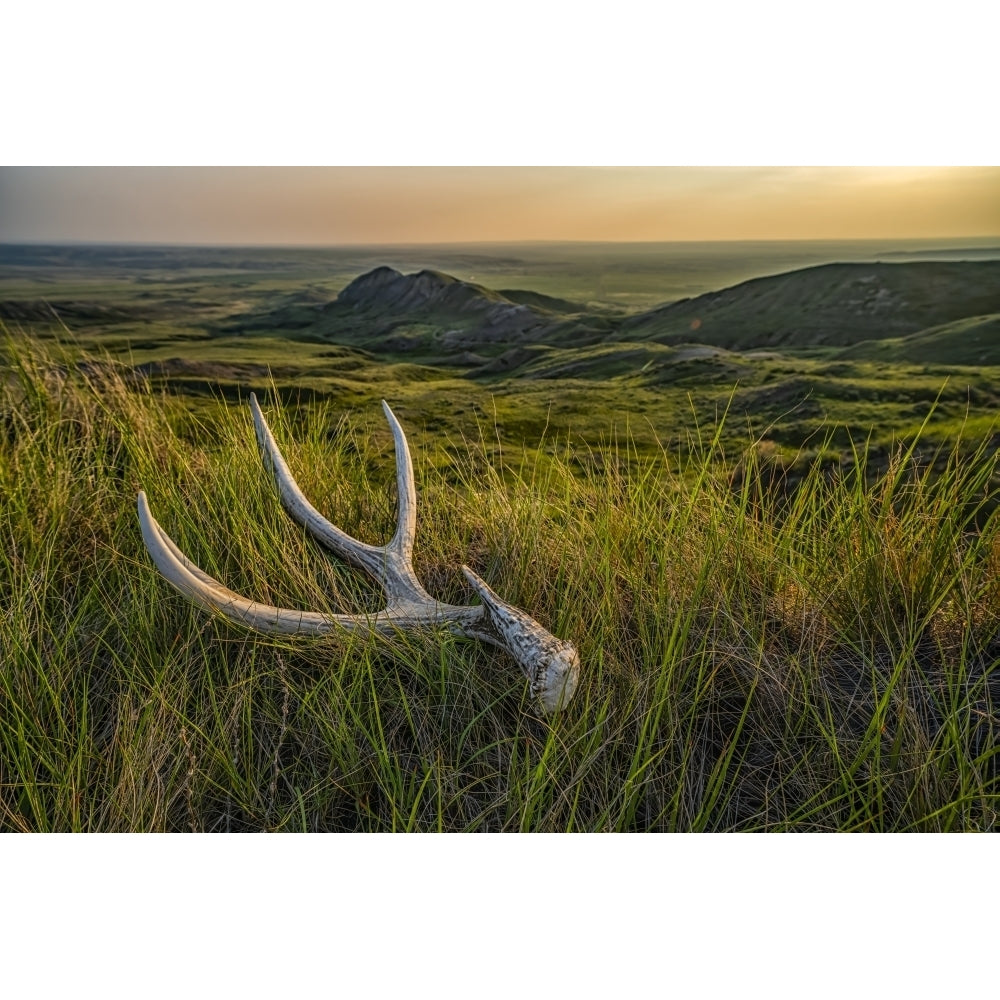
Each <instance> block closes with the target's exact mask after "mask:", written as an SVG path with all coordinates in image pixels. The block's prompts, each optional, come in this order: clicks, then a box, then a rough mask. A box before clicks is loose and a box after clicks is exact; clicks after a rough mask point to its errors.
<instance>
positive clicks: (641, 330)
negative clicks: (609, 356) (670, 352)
mask: <svg viewBox="0 0 1000 1000" xmlns="http://www.w3.org/2000/svg"><path fill="white" fill-rule="evenodd" d="M997 311H1000V261H948V262H942V261H916V262H909V263H898V264H897V263H893V264H883V263H876V264H824V265H822V266H820V267H810V268H805V269H803V270H799V271H792V272H789V273H787V274H779V275H774V276H772V277H766V278H755V279H753V280H751V281H745V282H743V283H741V284H739V285H735V286H733V287H731V288H726V289H723V290H721V291H718V292H710V293H708V294H706V295H699V296H698V297H697V298H693V299H687V300H683V301H680V302H674V303H670V304H668V305H665V306H662V307H660V308H658V309H653V310H650V311H648V312H645V313H641V314H639V315H636V316H632V317H629V318H628V319H626V320H624V321H623V322H622V324H621V327H620V335H621V336H622V337H623V338H624V339H628V340H656V341H658V342H659V343H663V344H675V343H681V342H684V341H690V340H698V341H700V342H702V343H706V344H715V345H717V346H719V347H726V348H729V349H735V350H739V349H748V348H762V347H793V348H798V347H816V346H825V347H830V346H834V347H846V346H848V345H851V344H856V343H859V342H861V341H865V340H880V339H883V338H886V337H905V336H908V335H910V334H914V333H917V332H918V331H920V330H923V329H926V328H928V327H932V326H937V325H940V324H944V323H951V322H954V321H955V320H959V319H963V318H965V317H968V316H981V315H985V314H988V313H995V312H997Z"/></svg>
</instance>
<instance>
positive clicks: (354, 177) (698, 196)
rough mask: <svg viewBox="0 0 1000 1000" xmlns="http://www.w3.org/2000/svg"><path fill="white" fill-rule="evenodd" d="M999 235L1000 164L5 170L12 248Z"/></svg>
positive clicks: (1, 232) (2, 204)
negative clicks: (47, 244) (50, 244)
mask: <svg viewBox="0 0 1000 1000" xmlns="http://www.w3.org/2000/svg"><path fill="white" fill-rule="evenodd" d="M998 235H1000V168H998V167H984V166H980V167H915V166H908V167H842V166H838V167H736V166H729V167H555V166H552V167H31V166H20V167H2V168H0V241H2V242H18V241H26V242H35V241H43V242H44V241H63V240H67V241H88V242H119V241H121V242H153V243H156V242H164V243H191V244H193V243H209V244H257V245H285V244H306V245H338V244H339V245H343V244H364V243H374V244H384V243H443V242H477V241H484V242H493V241H508V240H509V241H527V240H595V241H600V240H610V241H645V240H740V239H748V240H749V239H864V238H897V239H906V238H935V237H940V238H945V237H948V238H956V237H957V238H961V237H992V236H998Z"/></svg>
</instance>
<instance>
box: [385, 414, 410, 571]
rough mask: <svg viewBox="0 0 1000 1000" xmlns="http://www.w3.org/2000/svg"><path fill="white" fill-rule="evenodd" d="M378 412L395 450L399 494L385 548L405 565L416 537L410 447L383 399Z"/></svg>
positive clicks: (394, 416) (408, 560)
mask: <svg viewBox="0 0 1000 1000" xmlns="http://www.w3.org/2000/svg"><path fill="white" fill-rule="evenodd" d="M382 409H383V411H384V412H385V419H386V420H388V421H389V428H390V430H391V431H392V440H393V445H394V447H395V450H396V492H397V493H398V494H399V518H398V521H397V524H396V534H395V535H393V536H392V541H391V542H389V546H388V547H389V548H390V549H392V550H393V551H394V552H398V553H399V554H400V555H401V556H402V557H403V558H404V559H405V560H406V561H407V562H408V563H409V562H410V561H411V560H412V558H413V539H414V538H415V537H416V534H417V488H416V486H415V485H414V482H413V460H412V459H411V458H410V446H409V444H407V441H406V435H405V434H404V433H403V428H402V427H400V426H399V421H398V420H397V419H396V415H395V414H394V413H393V412H392V410H390V409H389V404H388V403H387V402H386V401H385V400H384V399H383V400H382Z"/></svg>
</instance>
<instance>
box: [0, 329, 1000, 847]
mask: <svg viewBox="0 0 1000 1000" xmlns="http://www.w3.org/2000/svg"><path fill="white" fill-rule="evenodd" d="M4 354H5V357H6V361H5V366H4V368H3V372H4V380H3V382H2V384H0V431H2V433H0V496H2V498H3V504H2V506H0V537H2V543H0V593H2V594H3V598H2V600H3V603H2V605H0V663H2V664H3V667H2V669H0V828H2V829H5V830H206V831H209V830H288V831H293V830H344V831H348V830H351V831H375V830H477V831H487V830H558V831H563V830H577V831H580V830H602V831H603V830H706V831H708V830H912V831H946V830H992V829H995V828H996V826H997V815H998V806H1000V744H998V735H1000V714H998V708H997V705H998V699H1000V673H998V669H997V668H998V663H1000V641H998V636H1000V572H998V571H1000V525H998V520H997V515H995V514H994V513H993V510H994V508H995V506H996V500H997V496H996V487H995V483H996V481H997V478H996V477H997V473H998V471H1000V470H998V467H997V466H998V459H997V455H996V453H995V452H994V451H993V450H992V449H991V448H990V447H989V440H990V438H989V433H988V431H987V429H985V428H979V427H978V425H977V428H976V433H977V435H978V443H977V441H968V440H962V439H961V437H960V435H959V434H956V435H955V439H954V441H953V443H952V445H951V446H950V447H948V448H942V447H941V446H939V445H938V446H935V447H936V454H929V455H928V454H926V451H927V449H926V448H922V438H921V436H920V433H919V428H918V429H917V432H916V433H915V434H914V435H913V436H912V438H911V440H910V441H909V443H908V445H907V446H905V447H901V448H899V449H898V450H896V451H895V452H894V453H893V454H892V455H891V457H890V459H889V460H888V461H887V462H885V463H880V464H879V465H878V467H873V466H870V465H869V463H868V459H867V453H866V451H865V449H863V448H861V447H858V448H856V449H855V450H854V453H853V462H852V463H850V464H839V465H836V466H833V467H831V465H830V464H829V463H825V462H824V461H823V460H822V455H823V454H824V450H823V448H822V447H819V448H817V449H816V456H817V457H816V460H815V461H813V462H811V463H810V464H809V465H808V469H807V471H806V473H805V475H804V478H803V479H802V480H801V481H800V482H798V483H797V485H795V486H791V485H789V484H788V483H787V482H786V481H783V479H782V474H781V469H782V466H781V464H780V463H776V462H774V461H773V460H772V452H771V450H770V448H769V446H768V444H767V442H764V441H759V440H756V439H752V438H746V439H745V440H744V442H743V446H742V448H741V449H740V451H739V453H738V454H734V452H733V446H732V443H731V442H732V440H733V438H732V435H733V428H732V427H731V426H728V425H727V423H726V420H725V417H724V416H723V417H721V418H720V420H719V421H718V422H713V423H710V424H702V425H701V426H697V425H696V426H695V429H694V432H693V434H692V438H691V440H690V441H689V442H687V443H686V446H685V447H684V448H677V449H676V450H675V449H673V448H671V449H670V450H669V451H666V450H664V451H659V452H655V453H653V452H650V450H649V449H646V448H643V449H638V450H637V449H636V448H634V447H633V445H632V442H631V441H630V439H629V438H628V437H627V436H626V435H623V434H619V435H618V436H616V435H615V434H614V433H613V431H612V429H611V428H610V427H609V428H608V431H607V433H606V437H605V443H604V447H603V448H601V449H593V448H588V446H587V445H586V444H585V443H584V442H581V441H580V439H578V438H575V437H573V436H572V435H570V434H569V433H563V431H562V430H561V429H556V430H553V431H552V432H550V436H549V437H547V439H546V440H544V441H537V442H536V445H535V447H533V448H529V447H525V448H522V449H519V450H516V451H514V452H510V451H509V450H505V449H504V448H503V446H502V441H499V440H498V439H497V438H496V436H495V434H494V429H493V426H492V423H491V421H490V420H489V419H485V420H481V421H480V422H478V423H477V422H476V421H475V420H474V415H473V413H472V412H469V413H467V414H466V415H465V420H466V423H464V424H462V425H461V426H463V427H464V428H465V432H464V438H463V437H461V436H459V435H458V434H453V435H452V436H451V437H450V439H448V438H446V437H445V436H444V435H443V434H434V433H428V432H425V431H421V432H419V433H417V432H416V431H414V430H411V434H410V441H411V446H412V448H413V451H414V461H415V467H416V473H417V485H418V491H419V494H420V507H419V512H418V535H417V549H416V554H415V563H416V569H417V573H418V575H419V576H420V577H421V579H422V580H424V582H425V584H426V585H427V588H428V589H429V590H430V591H431V593H433V594H434V595H435V596H439V597H440V598H442V599H443V600H447V601H455V602H469V601H471V600H473V597H472V594H471V592H470V591H469V589H468V588H467V586H466V585H465V583H464V581H463V580H462V578H461V574H460V573H459V572H458V566H459V564H460V563H462V562H466V563H468V564H469V565H470V566H472V568H473V569H475V570H476V571H477V572H478V573H480V574H481V575H482V576H484V578H485V579H486V580H487V581H488V582H489V583H490V585H491V586H493V587H494V589H496V590H497V591H498V592H499V593H500V594H501V595H502V596H503V597H504V598H505V599H507V600H510V601H511V602H513V603H515V604H517V605H518V606H520V607H523V608H524V609H525V610H527V611H528V612H529V613H530V614H531V615H533V616H534V617H536V618H538V619H539V620H540V621H541V622H542V623H543V624H544V625H546V627H549V628H550V629H551V630H552V631H554V632H555V633H556V634H558V635H560V636H563V637H568V638H571V639H572V640H573V641H574V642H575V643H576V644H577V645H578V647H579V649H580V653H581V657H582V662H583V674H582V679H581V685H580V688H579V690H578V692H577V695H576V698H575V699H574V701H573V703H572V704H571V705H570V706H569V708H568V710H567V711H565V712H564V713H562V714H561V715H559V716H557V717H555V718H552V719H546V718H544V717H542V716H540V715H539V714H538V713H537V711H536V710H535V708H534V706H533V705H532V704H531V702H530V700H529V699H528V696H527V693H526V685H525V683H524V681H523V678H521V677H520V675H519V674H518V673H517V670H516V668H515V666H514V665H513V663H512V662H511V661H509V660H508V659H506V658H505V657H504V656H503V655H502V654H501V653H500V652H498V651H497V650H494V649H491V648H488V647H485V646H481V645H479V644H476V643H471V642H464V641H461V640H458V639H455V638H451V637H448V636H443V635H437V634H428V635H405V636H404V635H401V636H399V637H398V638H397V639H396V640H394V641H392V642H385V641H383V640H367V639H361V638H358V637H348V636H339V635H335V636H332V637H328V638H326V639H323V640H308V639H295V638H290V639H275V638H273V637H260V636H254V635H251V634H249V633H247V632H245V631H244V630H242V629H240V628H238V627H236V626H231V625H229V624H227V623H226V622H224V621H222V620H219V619H213V618H211V617H210V616H208V615H206V614H204V613H202V612H200V611H197V610H195V609H193V608H191V607H189V606H188V605H187V603H186V602H185V601H184V599H183V598H181V597H180V596H179V595H178V594H176V593H175V592H174V591H173V590H172V589H171V588H170V587H169V586H168V585H167V584H166V583H165V582H164V581H162V580H161V579H160V578H159V577H158V575H157V574H156V571H155V569H154V568H153V566H152V563H151V561H150V560H149V558H148V556H147V554H146V552H145V549H144V548H143V545H142V541H141V537H140V534H139V529H138V524H137V520H136V515H135V497H136V493H137V492H138V490H139V489H140V488H141V489H144V490H145V491H146V493H147V495H148V497H149V500H150V504H151V507H152V510H153V512H154V514H155V516H156V517H157V518H158V519H159V520H160V522H161V523H162V524H163V525H164V527H165V528H166V529H167V530H168V531H169V532H170V533H171V534H172V535H173V537H174V538H175V539H176V540H177V541H178V543H179V544H180V545H181V546H182V548H184V550H185V551H186V552H187V553H188V554H189V555H190V556H191V557H192V558H194V559H195V560H196V561H197V562H198V563H199V564H200V565H201V566H202V567H203V568H204V569H206V570H207V571H208V572H210V573H211V574H212V575H214V576H217V577H219V578H220V579H222V580H224V581H225V582H226V583H227V584H228V585H229V586H231V587H232V588H233V589H235V590H238V591H241V592H244V593H246V594H248V595H251V596H254V597H257V598H260V599H261V600H266V601H269V602H271V603H277V604H283V605H286V606H294V607H309V608H312V609H315V610H360V609H364V608H369V609H370V608H373V607H376V606H377V605H378V599H379V595H378V594H377V593H376V591H375V589H374V587H372V586H369V585H368V583H367V582H366V581H365V580H363V579H362V578H360V577H359V576H358V575H357V574H356V573H355V572H354V571H352V570H350V569H348V568H346V567H344V566H343V565H342V564H339V563H338V562H336V561H335V560H332V559H329V558H326V557H325V556H324V555H323V554H322V553H320V552H319V551H318V549H317V547H316V546H315V545H314V544H313V543H312V542H311V540H309V539H308V538H306V537H304V535H303V533H302V531H301V530H300V529H298V528H296V526H295V525H294V524H293V523H292V522H291V521H290V520H289V519H288V518H287V517H285V515H284V514H283V512H282V511H281V510H280V508H279V506H278V504H277V501H276V499H275V497H274V495H273V492H272V489H271V487H270V485H269V483H268V481H267V479H266V477H265V475H264V472H263V470H262V468H261V463H260V460H259V457H258V456H257V454H256V450H255V446H254V443H253V435H252V431H251V426H250V418H249V413H248V412H247V408H246V407H245V406H242V405H238V404H232V403H228V402H226V401H224V400H215V401H205V400H202V401H201V403H200V405H199V406H198V407H197V408H195V409H191V408H189V407H188V406H187V405H185V401H184V400H183V399H181V398H178V397H177V396H174V395H170V394H166V393H163V392H160V391H157V390H155V389H152V388H151V387H150V385H149V383H148V382H144V381H143V380H141V379H135V378H132V377H129V378H125V377H124V376H123V374H122V372H121V371H119V370H117V369H115V368H114V367H113V366H111V365H109V364H106V363H105V364H101V365H96V364H95V365H89V366H83V367H81V366H79V365H78V364H77V363H76V361H75V359H74V358H67V357H61V356H59V354H58V351H57V349H55V348H53V347H43V346H41V345H40V344H39V342H38V341H36V340H32V339H30V338H10V339H9V340H8V342H7V343H6V345H5V346H4ZM266 410H267V413H268V418H269V420H270V421H271V422H272V426H274V427H275V431H276V434H277V436H278V439H279V441H280V443H281V444H282V446H283V448H284V450H285V453H286V457H287V458H288V461H289V463H290V466H291V468H292V470H293V472H294V473H295V475H296V476H297V477H298V479H299V482H300V485H301V486H302V488H303V490H304V491H305V493H306V494H307V496H310V497H311V498H312V500H313V502H314V503H315V504H316V506H317V507H318V508H319V509H320V510H322V511H323V512H324V513H325V514H326V515H327V516H329V517H330V518H331V519H332V520H334V521H335V523H337V524H338V525H339V526H341V527H343V528H344V529H345V530H347V531H349V532H351V533H353V534H355V535H356V536H358V537H360V538H361V539H362V540H365V541H371V542H379V541H382V540H384V539H385V538H387V537H388V536H389V534H391V531H392V528H393V523H394V487H393V475H394V472H393V462H392V453H391V441H390V438H389V433H388V430H387V428H385V427H384V426H380V425H378V424H375V423H374V417H375V411H374V410H372V418H373V422H372V424H371V425H370V426H366V425H364V424H360V423H358V422H353V423H350V422H348V421H345V419H344V418H343V414H342V411H341V410H340V408H339V407H338V406H337V405H335V403H333V402H331V401H329V400H326V401H324V400H322V399H320V400H318V401H316V402H314V403H312V404H310V405H303V406H298V407H292V406H287V407H279V406H277V405H276V404H275V403H274V402H273V400H272V402H270V403H269V404H268V405H267V406H266ZM840 447H843V445H841V446H840Z"/></svg>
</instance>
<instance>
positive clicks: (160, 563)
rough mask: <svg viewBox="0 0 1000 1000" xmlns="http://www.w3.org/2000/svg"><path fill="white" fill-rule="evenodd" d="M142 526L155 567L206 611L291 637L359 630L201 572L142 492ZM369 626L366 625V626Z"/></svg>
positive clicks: (342, 619) (350, 622)
mask: <svg viewBox="0 0 1000 1000" xmlns="http://www.w3.org/2000/svg"><path fill="white" fill-rule="evenodd" d="M139 526H140V528H141V530H142V538H143V541H144V542H145V543H146V548H147V549H148V550H149V554H150V555H151V556H152V557H153V562H154V563H155V564H156V568H157V569H158V570H159V571H160V572H161V573H162V574H163V576H164V578H165V579H166V580H167V581H168V582H169V583H171V584H173V585H174V587H176V588H177V589H178V590H179V591H180V592H181V593H182V594H183V595H184V596H185V597H186V598H188V600H190V601H193V602H194V603H195V604H197V605H198V606H199V607H202V608H205V609H206V610H207V611H219V612H221V613H222V614H224V615H226V616H227V617H229V618H235V619H236V620H238V621H241V622H243V623H244V624H246V625H249V626H250V627H251V628H255V629H259V630H260V631H262V632H279V633H284V634H288V635H292V634H295V633H306V634H312V635H321V634H323V633H324V632H329V631H330V629H331V628H333V627H334V626H335V625H340V626H342V627H344V628H360V627H362V624H363V623H362V621H358V620H357V619H356V618H354V617H352V616H349V615H337V616H333V615H322V614H319V613H317V612H315V611H293V610H291V609H287V608H276V607H273V606H272V605H270V604H259V603H258V602H256V601H250V600H247V598H245V597H241V596H240V595H239V594H237V593H236V592H235V591H233V590H230V589H229V588H228V587H226V586H224V585H223V584H221V583H219V581H218V580H216V579H215V578H214V577H211V576H209V575H208V574H207V573H205V572H204V571H203V570H201V569H199V568H198V567H197V566H196V565H195V564H194V563H193V562H192V561H191V560H190V559H188V558H187V556H185V555H184V553H183V552H181V550H180V549H179V548H178V547H177V546H176V545H175V544H174V542H173V539H171V537H170V536H169V535H168V534H167V533H166V532H165V531H164V530H163V528H161V527H160V525H159V523H158V522H157V521H156V519H155V518H154V517H153V515H152V513H150V510H149V504H148V503H147V502H146V494H145V493H143V492H142V491H141V490H140V492H139ZM364 624H365V625H367V622H365V623H364Z"/></svg>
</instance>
